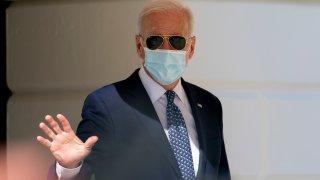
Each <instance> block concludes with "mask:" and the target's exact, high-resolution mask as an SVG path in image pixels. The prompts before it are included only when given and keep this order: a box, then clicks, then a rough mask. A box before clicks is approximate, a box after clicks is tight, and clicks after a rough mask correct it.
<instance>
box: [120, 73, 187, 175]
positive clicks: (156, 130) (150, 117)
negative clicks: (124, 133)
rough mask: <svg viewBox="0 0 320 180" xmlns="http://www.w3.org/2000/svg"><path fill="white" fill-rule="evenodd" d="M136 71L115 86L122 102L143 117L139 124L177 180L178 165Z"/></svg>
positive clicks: (178, 173)
mask: <svg viewBox="0 0 320 180" xmlns="http://www.w3.org/2000/svg"><path fill="white" fill-rule="evenodd" d="M138 71H139V69H137V70H136V71H135V72H134V73H133V74H132V75H131V76H130V77H129V78H128V79H126V80H124V81H121V82H118V83H116V84H115V86H116V88H117V90H118V92H119V94H120V96H121V97H122V98H123V100H124V101H125V102H127V103H128V104H129V105H130V106H131V107H133V108H134V109H136V110H137V112H139V114H143V115H144V117H143V118H140V120H141V121H140V122H139V123H141V125H142V126H144V127H145V128H144V129H146V131H147V132H148V133H149V135H150V137H152V139H153V143H154V144H155V145H156V146H158V148H160V151H161V152H162V153H163V155H164V156H165V158H166V159H167V160H168V161H169V162H170V164H171V166H172V168H173V169H174V171H175V172H176V175H177V179H181V173H180V170H179V166H178V163H177V161H176V159H175V156H174V154H173V151H172V149H171V146H170V143H169V141H168V139H167V137H166V134H165V133H164V130H163V127H162V125H161V123H160V120H159V117H158V115H157V113H156V111H155V109H154V107H153V104H152V102H151V100H150V98H149V96H148V93H147V91H146V90H145V88H144V87H143V85H142V82H141V80H140V77H139V74H138ZM155 163H156V162H155Z"/></svg>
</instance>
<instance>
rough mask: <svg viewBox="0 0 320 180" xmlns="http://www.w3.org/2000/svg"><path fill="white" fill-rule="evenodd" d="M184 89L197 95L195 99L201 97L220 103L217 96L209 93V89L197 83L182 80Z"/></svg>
mask: <svg viewBox="0 0 320 180" xmlns="http://www.w3.org/2000/svg"><path fill="white" fill-rule="evenodd" d="M184 84H185V85H184V89H185V90H186V91H188V92H189V93H190V94H192V95H194V96H197V99H202V100H204V101H211V102H217V103H219V104H220V100H219V98H218V97H217V96H216V95H214V94H213V93H211V92H210V91H209V90H206V89H204V88H202V87H200V86H198V85H195V84H192V83H190V82H186V81H184Z"/></svg>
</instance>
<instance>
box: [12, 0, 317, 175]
mask: <svg viewBox="0 0 320 180" xmlns="http://www.w3.org/2000/svg"><path fill="white" fill-rule="evenodd" d="M187 3H188V4H189V5H190V7H191V8H192V10H193V11H194V14H195V25H196V27H195V35H196V36H197V49H196V54H195V57H194V58H193V60H192V62H191V64H190V66H189V67H188V69H187V72H186V73H185V75H184V78H185V79H186V80H189V81H191V82H193V83H196V84H198V85H201V86H202V87H205V88H206V89H208V90H209V91H211V92H212V93H214V94H216V95H217V96H218V97H219V98H220V100H221V101H222V104H223V108H224V129H225V140H226V146H227V153H228V156H229V162H230V168H231V171H232V175H233V179H234V180H251V179H252V180H287V179H288V180H289V179H290V180H316V179H320V173H319V172H320V166H319V163H318V162H320V154H319V152H320V144H319V143H317V142H318V138H317V137H320V131H319V130H318V129H319V126H320V121H319V119H320V111H319V107H320V72H319V70H318V68H319V67H320V51H319V50H318V49H319V47H320V36H319V35H318V34H319V33H318V32H320V23H319V19H320V3H308V4H304V3H303V2H300V3H291V2H290V1H284V2H282V3H275V2H254V1H246V2H237V1H232V2H222V1H187ZM142 4H143V3H142V2H140V1H120V2H119V1H110V2H107V1H100V2H81V3H80V2H76V1H74V2H72V1H71V2H55V3H53V2H50V3H41V2H38V3H35V2H34V3H14V4H13V5H12V6H11V7H10V8H9V9H8V10H7V28H8V34H7V39H8V42H7V43H8V59H7V72H8V84H9V87H10V88H11V90H12V91H13V92H14V94H13V96H12V97H11V99H10V101H9V103H8V119H7V123H8V139H9V141H12V142H13V141H14V140H16V139H21V138H25V137H35V136H36V135H38V134H42V133H41V132H40V130H38V127H37V126H38V123H39V122H40V121H41V120H42V119H43V117H44V115H45V114H57V113H63V114H65V115H66V116H67V117H69V118H70V119H71V121H72V124H73V126H74V127H76V125H77V123H78V122H79V120H81V117H80V111H81V106H82V102H83V99H84V97H85V96H86V95H87V94H88V93H89V92H90V91H92V90H94V89H95V88H97V87H100V86H103V85H105V84H108V83H111V82H114V81H117V80H120V79H123V78H126V77H127V76H128V75H129V74H131V72H132V71H133V70H134V69H135V68H137V67H139V66H140V60H139V58H138V57H137V55H136V54H135V49H134V35H135V33H136V29H137V28H136V21H137V14H138V11H139V10H140V8H141V6H142ZM39 148H41V147H39Z"/></svg>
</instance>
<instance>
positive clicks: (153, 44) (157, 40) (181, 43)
mask: <svg viewBox="0 0 320 180" xmlns="http://www.w3.org/2000/svg"><path fill="white" fill-rule="evenodd" d="M139 36H140V37H141V38H142V39H143V37H142V35H139ZM164 39H167V40H168V42H169V44H170V46H171V47H172V48H174V49H176V50H182V49H183V48H184V47H186V43H187V40H186V38H184V37H183V36H179V35H172V36H164V35H152V36H149V37H148V38H147V39H146V45H147V47H148V48H149V49H151V50H155V49H158V48H160V47H161V46H162V44H163V43H164Z"/></svg>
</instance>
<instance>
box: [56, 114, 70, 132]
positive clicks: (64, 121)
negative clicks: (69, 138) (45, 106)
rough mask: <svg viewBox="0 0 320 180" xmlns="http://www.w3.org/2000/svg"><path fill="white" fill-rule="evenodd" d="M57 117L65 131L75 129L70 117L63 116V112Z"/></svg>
mask: <svg viewBox="0 0 320 180" xmlns="http://www.w3.org/2000/svg"><path fill="white" fill-rule="evenodd" d="M57 118H58V119H59V121H60V123H61V124H62V128H63V130H64V131H65V132H72V131H73V130H72V128H71V126H70V123H69V121H68V119H67V118H66V117H65V116H63V115H62V114H58V115H57Z"/></svg>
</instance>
